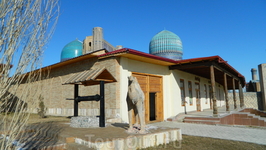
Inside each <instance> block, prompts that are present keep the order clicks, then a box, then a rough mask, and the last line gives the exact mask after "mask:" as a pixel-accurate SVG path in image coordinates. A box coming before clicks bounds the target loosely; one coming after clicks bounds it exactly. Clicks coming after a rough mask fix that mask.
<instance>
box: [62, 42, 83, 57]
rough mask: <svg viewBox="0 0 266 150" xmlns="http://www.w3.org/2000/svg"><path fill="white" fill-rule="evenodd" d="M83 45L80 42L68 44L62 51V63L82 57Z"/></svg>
mask: <svg viewBox="0 0 266 150" xmlns="http://www.w3.org/2000/svg"><path fill="white" fill-rule="evenodd" d="M82 47H83V44H82V42H81V41H79V40H74V41H72V42H70V43H68V44H67V45H66V46H65V47H64V48H63V49H62V51H61V61H65V60H68V59H71V58H74V57H78V56H81V55H82Z"/></svg>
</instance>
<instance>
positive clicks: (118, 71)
mask: <svg viewBox="0 0 266 150" xmlns="http://www.w3.org/2000/svg"><path fill="white" fill-rule="evenodd" d="M96 32H97V31H96ZM86 39H88V38H86ZM86 39H85V40H84V41H86ZM102 42H103V41H102ZM86 44H88V42H83V45H84V47H85V48H84V49H85V51H86V54H83V55H81V56H77V57H73V58H70V59H67V60H64V61H61V62H59V63H56V64H53V65H50V66H47V67H44V68H41V70H42V78H40V79H39V80H38V81H36V82H31V83H26V82H25V83H23V84H21V86H20V87H19V90H18V91H17V92H16V96H17V97H20V95H21V93H23V89H24V88H25V86H26V85H29V84H30V86H31V87H32V91H31V93H29V95H28V97H33V96H31V95H33V94H34V95H36V94H37V95H40V96H41V97H43V101H44V104H45V106H46V107H47V114H48V115H60V116H73V112H74V108H73V100H66V99H67V98H74V86H73V85H64V83H65V81H67V80H68V79H69V78H71V77H73V76H78V75H79V74H80V73H81V72H84V71H86V70H90V69H95V68H105V69H106V70H108V72H109V73H110V74H111V75H112V77H113V78H115V79H116V82H113V83H107V84H106V85H105V115H106V118H107V120H108V119H109V120H112V121H113V122H128V115H127V103H126V97H127V90H128V76H130V75H133V76H135V77H136V78H137V79H138V82H139V83H140V86H141V88H142V90H143V92H144V94H145V121H146V123H151V122H158V121H163V120H166V119H168V118H171V117H173V116H176V115H177V114H179V113H183V112H184V111H185V109H186V111H202V110H204V109H209V108H211V109H214V114H215V113H217V112H215V111H217V107H220V106H223V105H226V104H227V103H228V101H229V99H228V96H227V90H235V89H239V90H241V89H242V87H244V85H245V78H244V77H243V76H242V75H241V74H240V73H239V72H237V71H236V70H235V69H234V68H233V67H231V66H230V65H229V64H228V63H227V62H226V61H224V60H223V59H222V58H220V57H219V56H212V57H202V58H194V59H184V60H173V59H169V58H164V57H160V56H156V55H152V54H147V53H143V52H140V51H137V50H133V49H129V48H122V49H118V50H112V51H108V50H106V49H101V48H100V49H98V50H92V51H91V50H89V49H88V48H86ZM91 44H92V43H91ZM92 47H93V46H92ZM84 49H83V52H84ZM26 77H27V75H26ZM37 87H38V88H37ZM99 92H100V90H99V85H92V86H80V89H79V95H80V96H88V95H95V94H99ZM240 100H241V98H240ZM24 101H27V100H26V99H24ZM232 101H234V102H235V101H236V99H234V100H232ZM27 106H28V110H29V111H30V112H34V113H36V111H37V108H38V104H37V103H35V104H30V103H29V104H28V105H27ZM79 115H81V116H98V115H99V102H96V101H86V102H80V103H79Z"/></svg>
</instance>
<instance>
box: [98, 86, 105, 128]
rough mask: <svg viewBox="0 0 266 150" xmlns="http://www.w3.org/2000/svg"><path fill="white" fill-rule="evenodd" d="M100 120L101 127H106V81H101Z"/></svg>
mask: <svg viewBox="0 0 266 150" xmlns="http://www.w3.org/2000/svg"><path fill="white" fill-rule="evenodd" d="M100 97H101V98H100V118H99V126H100V127H105V108H104V81H100Z"/></svg>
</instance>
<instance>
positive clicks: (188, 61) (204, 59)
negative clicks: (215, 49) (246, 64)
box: [97, 48, 245, 86]
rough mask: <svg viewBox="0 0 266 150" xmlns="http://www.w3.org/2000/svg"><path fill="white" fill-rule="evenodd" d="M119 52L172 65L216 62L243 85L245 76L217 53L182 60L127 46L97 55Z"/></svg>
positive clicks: (111, 54)
mask: <svg viewBox="0 0 266 150" xmlns="http://www.w3.org/2000/svg"><path fill="white" fill-rule="evenodd" d="M120 54H121V56H122V55H123V54H134V55H136V56H142V57H147V58H151V59H156V60H160V61H165V62H169V63H174V64H175V65H174V66H183V65H188V66H189V65H190V64H194V63H200V62H216V63H217V64H219V66H221V67H223V68H225V69H226V70H228V71H229V72H230V73H232V74H233V75H235V76H236V77H239V78H240V80H241V82H242V85H243V86H245V77H244V76H243V75H242V74H240V73H239V72H238V71H237V70H236V69H234V68H233V67H232V66H231V65H229V64H228V63H227V61H225V60H223V59H222V58H221V57H220V56H218V55H216V56H210V57H199V58H191V59H183V60H172V59H168V58H164V57H160V56H155V55H152V54H148V53H144V52H140V51H137V50H133V49H129V48H123V49H119V50H115V51H112V52H108V53H105V54H102V55H98V56H97V57H109V56H117V55H120Z"/></svg>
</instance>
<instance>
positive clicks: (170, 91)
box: [120, 57, 224, 122]
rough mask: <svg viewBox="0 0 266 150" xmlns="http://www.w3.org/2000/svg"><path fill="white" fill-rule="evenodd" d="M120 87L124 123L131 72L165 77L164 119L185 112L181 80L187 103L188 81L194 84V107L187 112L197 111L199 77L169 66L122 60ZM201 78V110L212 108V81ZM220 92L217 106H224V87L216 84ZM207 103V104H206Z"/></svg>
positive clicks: (217, 90)
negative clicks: (196, 84) (210, 96)
mask: <svg viewBox="0 0 266 150" xmlns="http://www.w3.org/2000/svg"><path fill="white" fill-rule="evenodd" d="M120 64H121V66H120V72H121V73H120V81H122V82H121V83H120V87H121V90H120V92H121V95H120V99H121V103H120V107H121V109H120V113H121V118H122V121H124V122H128V116H127V113H126V111H127V104H126V93H127V77H128V76H129V75H131V72H139V73H147V74H153V75H159V76H162V77H163V100H164V119H165V120H166V119H167V118H169V117H173V116H175V115H177V114H179V113H182V112H184V106H182V105H181V95H180V87H179V82H180V79H184V81H185V95H186V101H187V102H189V97H188V88H187V87H188V81H191V82H192V87H193V88H192V92H193V105H189V104H187V105H186V109H187V111H196V98H195V97H196V95H195V82H199V81H196V80H195V77H198V76H196V75H193V74H189V73H186V72H182V71H178V70H169V69H168V66H162V65H155V64H149V63H145V62H140V61H136V60H131V59H128V58H124V57H123V58H121V59H120ZM199 78H200V82H199V84H200V94H201V110H204V109H209V108H210V99H209V89H208V85H210V80H209V79H206V78H202V77H199ZM204 84H206V85H207V99H206V98H205V94H204V87H203V86H204ZM219 91H220V95H221V96H220V97H217V99H218V101H217V106H218V107H219V106H223V105H224V90H223V86H222V85H220V84H218V83H216V93H217V96H218V92H219ZM206 102H207V103H206Z"/></svg>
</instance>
